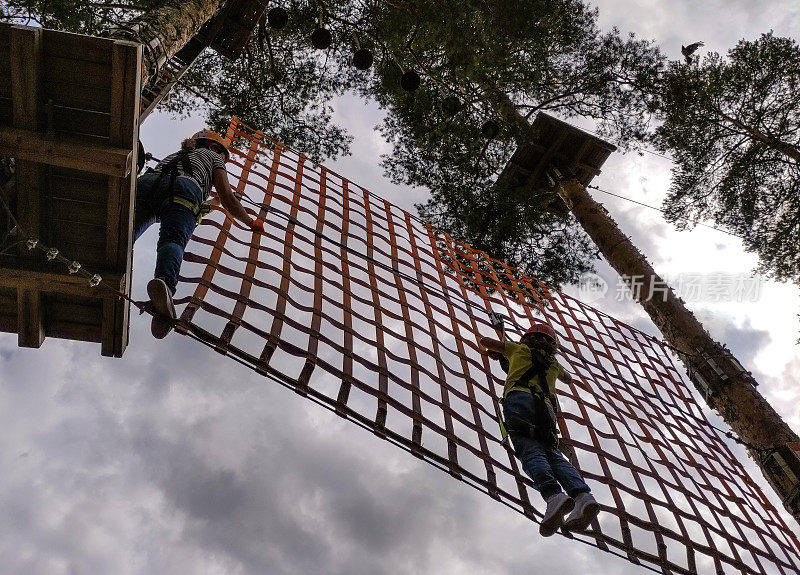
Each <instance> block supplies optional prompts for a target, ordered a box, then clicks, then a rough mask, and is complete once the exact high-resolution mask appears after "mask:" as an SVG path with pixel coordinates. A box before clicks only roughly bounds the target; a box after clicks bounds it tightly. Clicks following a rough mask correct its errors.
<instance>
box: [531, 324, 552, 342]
mask: <svg viewBox="0 0 800 575" xmlns="http://www.w3.org/2000/svg"><path fill="white" fill-rule="evenodd" d="M533 333H543V334H545V335H547V336H550V338H551V339H552V340H553V341H554V342H556V343H558V337H557V336H556V330H554V329H553V328H552V327H550V326H549V325H548V324H546V323H544V322H536V323H534V324H533V325H532V326H531V327H530V329H528V331H526V332H525V333H524V334H523V336H522V337H523V338H524V337H525V336H526V335H529V334H533Z"/></svg>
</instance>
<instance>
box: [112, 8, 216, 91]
mask: <svg viewBox="0 0 800 575" xmlns="http://www.w3.org/2000/svg"><path fill="white" fill-rule="evenodd" d="M223 3H224V1H223V0H167V1H166V2H163V3H161V5H160V6H158V7H157V8H155V9H153V10H152V11H149V12H145V13H144V14H142V15H140V16H137V17H136V18H134V19H133V20H131V21H129V22H126V23H125V24H124V25H123V26H120V27H119V28H115V29H114V30H112V31H111V36H112V37H114V38H124V39H126V40H133V41H136V42H141V43H142V44H144V55H143V58H142V62H143V64H142V89H143V90H144V89H145V88H148V87H150V84H151V83H152V82H154V81H155V80H156V79H157V77H158V71H159V70H160V69H161V67H162V66H164V64H165V63H166V62H167V61H169V60H170V58H172V57H173V56H174V55H175V54H176V53H177V52H178V50H180V49H181V48H182V47H183V46H185V45H186V43H187V42H189V40H191V39H192V37H194V35H195V34H197V32H198V31H199V30H200V28H201V27H202V26H203V24H205V23H206V22H207V21H208V20H210V19H211V18H212V17H213V16H214V14H216V13H217V11H218V10H219V9H220V7H221V6H222V4H223Z"/></svg>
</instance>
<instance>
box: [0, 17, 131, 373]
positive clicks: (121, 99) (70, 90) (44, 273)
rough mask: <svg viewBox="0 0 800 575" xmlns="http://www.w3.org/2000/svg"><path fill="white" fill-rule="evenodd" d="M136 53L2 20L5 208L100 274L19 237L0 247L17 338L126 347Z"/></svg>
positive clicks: (0, 314) (119, 350) (23, 342)
mask: <svg viewBox="0 0 800 575" xmlns="http://www.w3.org/2000/svg"><path fill="white" fill-rule="evenodd" d="M141 60H142V49H141V46H140V45H139V44H136V43H133V42H126V41H120V40H110V39H105V38H95V37H89V36H82V35H78V34H69V33H65V32H56V31H53V30H43V29H40V28H31V27H23V26H2V27H0V155H2V156H11V157H13V158H15V161H16V170H15V180H16V185H15V187H14V188H13V189H9V190H7V191H8V192H9V194H8V196H9V197H11V198H12V202H13V205H12V210H13V211H15V212H16V217H17V219H18V220H19V222H20V226H21V228H22V230H23V233H24V235H25V236H27V237H33V238H38V239H39V240H40V241H41V242H42V243H44V244H46V245H47V246H52V247H55V248H58V249H59V251H60V253H61V254H62V255H64V256H65V257H67V258H69V259H70V260H76V261H78V262H80V263H81V265H82V266H83V269H84V270H88V271H90V272H91V273H97V274H99V275H100V276H102V277H103V282H102V283H101V284H100V286H98V287H94V288H93V287H91V286H90V285H89V282H88V280H87V279H86V278H85V277H82V276H80V275H70V274H69V273H68V270H67V267H66V266H65V265H64V264H63V263H61V262H59V261H47V258H46V257H45V254H44V252H43V251H42V250H39V249H34V250H28V249H26V247H25V245H24V244H22V245H20V246H17V247H16V248H15V249H13V250H12V251H10V252H9V253H7V254H4V255H0V330H2V331H9V332H16V333H18V334H19V345H20V346H24V347H39V346H40V345H41V343H42V341H43V340H44V338H45V337H47V336H51V337H60V338H67V339H76V340H83V341H93V342H100V343H101V352H102V354H103V355H107V356H115V357H121V356H122V354H123V352H124V351H125V347H126V346H127V343H128V316H129V305H128V303H127V301H125V300H122V299H120V298H118V297H117V296H116V295H115V293H114V292H115V291H117V290H118V291H121V292H123V293H125V294H129V293H130V277H131V261H132V257H131V248H132V228H133V201H134V196H135V166H136V153H137V142H138V135H139V125H138V118H139V98H140V95H139V92H140V84H141ZM4 224H5V219H4V218H0V226H2V225H4ZM0 232H3V230H2V229H0ZM3 235H5V234H4V232H3V233H0V239H2V237H3ZM21 237H22V236H20V235H17V239H20V238H21ZM6 244H8V242H6Z"/></svg>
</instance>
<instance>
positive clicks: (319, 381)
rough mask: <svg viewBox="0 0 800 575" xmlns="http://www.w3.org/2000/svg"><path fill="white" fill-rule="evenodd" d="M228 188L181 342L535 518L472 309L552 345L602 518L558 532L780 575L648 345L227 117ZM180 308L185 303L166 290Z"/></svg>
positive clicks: (731, 466) (759, 515)
mask: <svg viewBox="0 0 800 575" xmlns="http://www.w3.org/2000/svg"><path fill="white" fill-rule="evenodd" d="M228 137H229V138H230V139H231V140H232V141H233V142H234V150H233V156H232V162H231V166H232V175H233V180H234V183H235V184H236V185H235V186H234V187H235V190H236V191H237V192H238V193H239V194H242V195H243V197H244V200H245V201H246V202H249V204H250V205H251V206H253V208H254V211H255V212H257V214H258V215H259V217H262V218H263V219H264V220H265V221H266V222H267V223H268V225H267V226H266V231H265V233H264V234H260V233H256V232H252V231H250V230H248V229H244V228H242V227H240V226H239V224H238V223H236V222H233V221H232V220H231V219H230V218H226V217H225V214H224V213H223V212H222V211H219V210H217V211H215V212H214V213H212V215H211V216H209V217H208V218H207V219H206V220H204V223H203V225H201V226H200V227H198V229H197V232H196V234H195V236H194V238H193V240H192V242H191V243H190V245H189V250H187V253H186V256H185V259H186V261H185V263H184V266H183V272H182V273H183V276H182V278H181V279H182V281H181V284H180V285H179V293H178V296H179V299H178V300H177V303H179V304H185V307H184V308H183V312H182V315H181V319H180V324H179V330H181V331H184V332H187V333H189V334H191V335H192V336H194V337H196V338H199V339H201V340H202V341H204V342H205V343H207V344H208V345H211V346H214V347H215V348H216V349H217V350H218V351H221V352H223V353H226V354H228V355H230V356H231V357H233V358H235V359H237V360H238V361H240V362H244V363H246V364H247V365H248V366H250V367H251V368H253V369H255V370H257V371H258V372H260V373H262V374H264V375H266V376H268V377H270V378H271V379H273V380H274V381H277V382H279V383H282V384H284V385H286V386H288V387H291V388H292V389H294V390H295V391H296V392H297V393H300V394H303V395H305V396H307V397H308V398H309V399H312V400H314V401H316V402H317V403H320V404H322V405H324V406H326V407H328V408H330V409H332V410H335V411H336V413H338V414H339V415H341V416H342V417H345V418H348V419H350V420H352V421H353V422H355V423H357V424H359V425H361V426H363V427H366V428H368V429H370V430H372V431H373V432H374V433H375V434H377V435H378V436H380V437H382V438H384V439H387V440H389V441H391V442H393V443H394V444H396V445H398V446H401V447H403V448H404V449H407V450H408V451H410V452H411V453H413V454H415V455H416V456H418V457H420V458H422V459H424V460H426V461H428V462H430V463H432V464H433V465H436V466H437V467H440V468H441V469H443V470H445V471H446V472H448V473H450V474H451V475H452V476H454V477H455V478H458V479H460V480H463V481H466V482H468V483H470V484H471V485H473V486H476V487H478V488H479V489H481V490H482V491H484V492H486V493H487V494H488V495H490V496H491V497H493V498H495V499H497V500H498V501H500V502H502V503H505V504H506V505H509V506H511V507H513V508H514V509H516V510H518V511H519V512H521V513H523V514H525V515H526V516H527V517H529V518H530V519H531V520H533V521H536V522H538V521H539V520H540V518H541V516H542V508H543V505H542V503H541V498H539V497H538V494H536V493H535V492H534V490H533V488H532V484H531V483H530V481H529V479H528V478H527V476H525V474H524V473H523V472H522V471H521V469H520V467H519V464H518V462H517V460H516V459H515V458H514V455H513V452H512V450H511V449H510V447H509V446H508V445H507V444H506V443H504V442H503V441H502V438H501V434H500V429H499V426H498V423H497V421H498V416H499V411H500V408H499V403H498V394H499V393H500V392H501V391H502V381H503V375H504V374H503V373H502V371H501V370H500V369H499V366H497V365H495V364H494V363H493V362H491V361H490V360H489V359H488V358H487V357H486V356H485V355H483V354H481V351H480V348H479V346H478V344H477V339H478V338H479V337H480V336H481V335H490V336H495V335H496V334H495V331H494V330H493V328H492V327H491V324H490V323H489V317H488V315H487V312H488V311H494V312H497V313H499V314H501V315H503V316H504V317H505V318H506V321H507V325H508V328H509V332H510V335H512V337H513V336H514V334H516V335H519V334H520V333H521V332H522V331H524V329H525V328H526V326H529V325H530V323H531V321H532V320H533V319H535V318H546V320H547V321H548V322H549V323H550V324H551V325H553V326H554V327H555V328H556V330H557V331H558V332H559V340H560V347H561V349H560V360H561V363H562V364H563V365H564V367H565V368H566V370H567V371H568V372H569V373H570V374H571V375H572V383H570V384H569V385H566V384H563V383H559V387H558V394H559V400H560V404H561V409H562V413H563V417H562V418H561V420H560V426H561V433H562V437H563V443H564V445H565V450H566V451H568V452H569V456H570V458H571V459H572V461H573V463H575V464H576V465H577V466H578V467H579V468H580V469H581V471H582V473H583V475H584V477H585V478H586V479H587V481H588V482H589V483H590V485H591V486H592V489H593V492H594V494H595V496H596V497H597V499H598V501H599V502H600V503H601V505H602V509H603V513H601V514H600V515H599V517H598V519H596V520H595V522H594V524H593V525H592V526H591V528H590V529H589V530H588V531H587V532H585V533H582V534H577V535H568V534H566V535H567V536H571V537H575V538H577V539H579V540H581V541H584V542H586V543H589V544H591V545H595V546H597V547H600V548H601V549H603V550H605V551H608V552H611V553H614V554H617V555H621V556H623V557H626V558H628V559H629V560H630V561H632V562H634V563H640V564H642V565H643V566H645V567H648V568H650V569H652V570H656V569H655V567H654V566H657V567H658V568H659V569H658V570H660V571H662V572H665V573H667V572H673V573H687V574H688V573H713V574H718V573H723V572H730V571H731V570H736V571H740V572H741V573H747V574H750V573H752V574H757V573H759V574H760V573H796V572H797V571H798V569H800V545H798V541H797V538H796V537H795V536H794V535H793V534H792V532H791V531H790V530H789V528H788V527H787V525H786V524H785V523H784V522H783V520H782V519H781V516H780V515H779V514H778V512H777V511H776V509H775V508H774V507H773V506H772V504H771V503H770V502H769V501H768V500H767V499H766V497H765V496H764V494H763V493H762V491H761V490H760V489H759V487H758V486H757V485H756V484H755V483H754V482H753V481H752V479H751V478H750V477H749V475H748V474H747V473H746V471H745V470H744V468H743V467H742V465H741V464H740V463H739V462H738V461H737V460H736V458H735V457H734V455H733V453H732V452H731V450H730V449H729V447H728V445H727V444H726V443H725V441H724V440H723V438H722V436H721V434H720V433H719V432H718V431H717V430H716V429H714V428H713V427H712V426H711V425H710V424H709V422H708V420H707V418H706V416H705V415H704V413H703V410H702V409H701V408H700V406H699V405H698V404H697V402H696V401H695V399H694V395H693V393H692V392H691V389H690V387H689V386H688V384H687V381H686V378H685V377H684V375H683V372H682V370H681V369H680V367H678V365H677V363H676V361H675V358H674V357H673V355H672V354H671V353H670V352H669V350H668V349H667V348H666V347H665V345H664V344H663V343H661V342H659V341H658V340H656V339H654V338H652V337H650V336H648V335H646V334H644V333H642V332H640V331H638V330H636V329H634V328H632V327H630V326H628V325H626V324H624V323H622V322H620V321H618V320H616V319H614V318H612V317H610V316H608V315H606V314H603V313H602V312H600V311H598V310H596V309H593V308H591V307H589V306H586V305H584V304H582V303H580V302H579V301H577V300H575V299H573V298H571V297H568V296H566V295H564V294H562V293H560V292H558V291H556V290H552V289H549V288H548V287H547V286H545V285H543V284H541V283H539V282H538V281H537V280H535V279H534V278H531V277H527V276H524V275H522V274H520V273H519V272H518V271H517V270H514V269H512V268H509V267H508V266H506V265H504V264H503V263H501V262H498V261H496V260H492V259H491V258H489V257H488V256H487V255H486V254H485V253H483V252H480V251H477V250H474V249H472V248H470V246H468V245H465V244H461V243H458V242H456V241H453V240H452V239H451V238H450V237H449V236H447V235H446V234H441V233H439V232H437V231H436V230H435V229H433V228H431V227H430V226H427V225H425V224H424V223H423V222H421V221H419V220H418V219H416V218H415V217H414V216H412V215H411V214H410V213H408V212H406V211H404V210H401V209H399V208H397V207H396V206H394V205H392V204H391V203H389V202H387V201H386V200H383V199H381V198H380V197H378V196H375V195H374V194H372V193H370V192H369V191H367V190H365V189H363V188H361V187H359V186H357V185H356V184H353V183H352V182H350V181H348V180H347V179H345V178H343V177H342V176H340V175H338V174H336V173H334V172H332V171H330V170H328V169H326V168H325V167H321V166H316V165H314V164H313V163H312V162H310V161H309V160H308V159H307V158H306V157H305V156H304V155H303V154H300V153H297V152H295V151H293V150H291V149H289V148H287V147H285V146H283V145H282V144H280V143H278V142H275V141H272V140H270V139H268V138H267V137H265V136H264V135H263V134H262V133H261V132H259V131H254V130H252V129H251V128H248V127H247V126H244V125H243V124H241V123H239V122H238V120H236V119H234V120H233V121H232V123H231V126H230V128H229V131H228ZM180 296H183V297H180Z"/></svg>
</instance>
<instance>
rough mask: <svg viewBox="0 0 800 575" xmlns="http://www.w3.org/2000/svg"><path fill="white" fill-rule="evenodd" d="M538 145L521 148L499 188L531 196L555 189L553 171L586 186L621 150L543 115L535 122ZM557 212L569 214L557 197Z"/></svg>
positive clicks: (498, 181) (554, 204)
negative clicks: (525, 191)
mask: <svg viewBox="0 0 800 575" xmlns="http://www.w3.org/2000/svg"><path fill="white" fill-rule="evenodd" d="M533 128H534V130H533V131H534V134H535V137H534V141H532V142H531V143H529V144H527V145H525V146H521V147H519V148H517V150H516V151H515V152H514V155H513V156H511V160H510V161H509V162H508V164H507V165H506V167H505V168H503V171H502V172H501V173H500V177H499V178H498V179H497V186H498V187H503V188H506V189H514V190H516V189H519V188H524V189H526V190H529V191H531V192H534V191H538V190H547V189H552V187H553V182H552V181H551V175H550V174H552V168H556V169H557V170H558V171H559V172H560V173H561V174H562V175H563V177H565V178H575V179H577V180H578V181H580V182H581V183H582V184H583V185H584V186H586V185H588V184H589V182H591V181H592V179H593V178H594V177H595V176H597V175H599V174H600V167H601V166H602V165H603V163H604V162H605V161H606V159H607V158H608V157H609V156H610V155H611V153H612V152H614V151H615V150H616V149H617V147H616V146H614V145H613V144H609V143H608V142H606V141H604V140H602V139H600V138H598V137H597V136H593V135H591V134H589V133H587V132H584V131H583V130H580V129H579V128H576V127H574V126H571V125H570V124H567V123H566V122H562V121H561V120H558V119H557V118H554V117H553V116H549V115H547V114H545V113H542V112H540V113H539V115H537V116H536V120H535V121H534V122H533ZM553 209H559V210H565V209H566V206H564V204H563V202H561V201H560V200H559V199H557V198H555V197H554V202H553Z"/></svg>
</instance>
